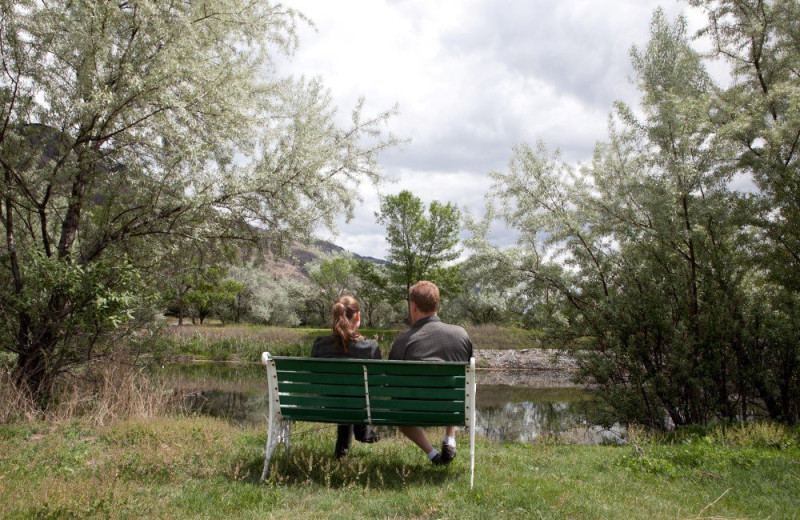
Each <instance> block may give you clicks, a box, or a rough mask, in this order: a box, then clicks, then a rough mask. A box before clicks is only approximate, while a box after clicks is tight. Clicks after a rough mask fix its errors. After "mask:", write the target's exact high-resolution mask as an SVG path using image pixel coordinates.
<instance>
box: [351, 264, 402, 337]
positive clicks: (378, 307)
mask: <svg viewBox="0 0 800 520" xmlns="http://www.w3.org/2000/svg"><path fill="white" fill-rule="evenodd" d="M352 272H353V275H354V276H355V277H356V279H357V280H358V285H357V289H356V296H358V301H359V303H360V304H361V316H362V319H364V320H365V325H366V326H368V327H379V326H382V325H388V324H390V323H394V322H395V313H394V311H393V309H392V305H391V303H390V297H389V275H388V273H387V271H386V268H385V267H384V266H382V265H380V264H376V263H375V262H372V261H370V260H364V259H363V258H362V259H357V260H355V261H354V263H353V265H352Z"/></svg>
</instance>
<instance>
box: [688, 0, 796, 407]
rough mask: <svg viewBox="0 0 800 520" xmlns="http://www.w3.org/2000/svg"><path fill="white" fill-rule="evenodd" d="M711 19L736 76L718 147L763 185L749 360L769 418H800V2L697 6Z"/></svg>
mask: <svg viewBox="0 0 800 520" xmlns="http://www.w3.org/2000/svg"><path fill="white" fill-rule="evenodd" d="M690 4H692V5H694V6H699V7H702V8H703V9H704V10H705V12H706V13H707V15H708V21H709V23H708V25H707V27H706V28H705V29H704V30H703V31H702V33H703V34H705V35H707V36H709V37H710V38H711V40H712V42H713V43H714V45H715V48H714V54H715V55H716V56H717V57H721V58H723V59H724V60H726V61H727V63H728V64H730V66H731V70H732V81H731V85H730V86H729V87H728V88H726V89H725V90H723V91H721V92H720V94H719V96H717V98H716V105H715V109H716V110H715V113H714V117H713V119H712V122H713V125H714V130H715V140H716V141H717V142H718V143H724V144H725V145H726V146H728V147H729V148H730V150H731V153H730V158H731V160H730V161H729V163H728V164H727V165H726V166H727V168H728V169H729V170H731V171H733V172H735V174H736V175H738V176H739V177H740V178H744V179H750V180H752V182H753V183H754V184H755V186H756V187H757V190H756V191H755V193H752V194H751V195H750V196H749V197H748V198H747V201H746V202H747V205H746V208H745V212H744V215H745V216H746V218H745V222H744V225H746V226H747V227H748V229H749V230H752V231H755V232H756V235H755V236H754V237H753V241H752V243H751V247H752V249H753V251H754V253H755V254H754V255H753V258H752V259H753V261H754V262H756V263H757V265H759V266H760V268H761V273H759V276H757V277H756V278H755V280H754V281H756V282H758V284H759V285H758V286H757V290H751V291H750V294H751V297H752V298H753V299H754V300H756V301H757V302H758V304H757V305H753V307H752V316H751V319H752V323H753V326H754V327H755V329H756V330H754V331H753V332H752V334H751V337H750V339H749V343H750V345H753V346H754V348H753V349H752V351H750V352H749V353H748V356H749V357H750V362H751V364H752V366H753V369H752V371H753V382H754V384H755V385H756V386H757V387H758V391H759V394H760V397H761V398H762V399H763V401H764V402H765V404H766V406H767V408H768V410H769V414H770V415H771V416H773V417H776V418H780V419H782V420H785V421H788V422H797V421H798V420H800V319H799V318H800V311H798V309H800V306H798V303H799V302H800V183H799V182H798V179H800V112H799V111H798V110H797V107H798V106H800V76H798V70H800V37H799V36H798V35H799V34H800V4H798V3H797V2H796V1H794V0H778V1H774V2H765V1H763V0H757V1H756V0H749V1H745V0H735V1H734V0H727V1H716V2H699V1H696V0H692V1H690Z"/></svg>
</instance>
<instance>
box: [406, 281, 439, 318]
mask: <svg viewBox="0 0 800 520" xmlns="http://www.w3.org/2000/svg"><path fill="white" fill-rule="evenodd" d="M408 301H409V302H410V304H411V305H410V308H411V322H412V323H413V322H415V321H417V320H418V319H420V318H425V317H427V316H432V315H434V314H436V313H437V312H438V311H439V304H440V303H441V299H440V298H439V288H438V287H436V284H434V283H432V282H428V281H426V280H422V281H419V282H417V283H415V284H414V285H412V286H411V288H410V289H409V290H408Z"/></svg>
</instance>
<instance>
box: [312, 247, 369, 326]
mask: <svg viewBox="0 0 800 520" xmlns="http://www.w3.org/2000/svg"><path fill="white" fill-rule="evenodd" d="M353 263H354V260H353V258H352V256H350V255H332V256H323V257H320V258H319V259H317V260H315V261H313V262H310V263H309V264H308V265H307V266H306V269H307V270H308V278H309V281H310V284H311V287H312V290H311V294H309V295H307V297H306V302H307V303H306V305H307V307H308V309H309V320H310V322H311V323H315V324H318V325H327V324H329V323H330V314H331V308H332V306H333V302H335V301H336V299H337V298H338V297H339V296H342V295H344V294H355V292H356V289H357V279H356V277H355V275H354V274H353Z"/></svg>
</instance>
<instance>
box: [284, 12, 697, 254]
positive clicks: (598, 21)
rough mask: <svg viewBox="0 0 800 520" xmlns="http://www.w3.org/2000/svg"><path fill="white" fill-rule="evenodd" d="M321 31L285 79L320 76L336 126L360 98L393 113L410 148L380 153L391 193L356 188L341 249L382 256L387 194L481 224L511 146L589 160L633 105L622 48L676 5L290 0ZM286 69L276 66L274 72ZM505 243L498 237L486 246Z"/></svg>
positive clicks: (304, 44) (305, 33)
mask: <svg viewBox="0 0 800 520" xmlns="http://www.w3.org/2000/svg"><path fill="white" fill-rule="evenodd" d="M289 4H290V5H291V6H292V7H295V8H297V9H299V10H300V11H301V12H303V13H305V14H306V15H308V16H309V17H310V18H311V19H312V20H313V21H314V22H315V24H316V31H313V30H311V29H303V30H302V31H301V33H300V38H301V42H300V49H299V51H298V53H297V55H296V56H295V58H294V60H293V61H292V62H291V63H287V64H285V65H286V66H285V68H282V70H284V71H286V70H288V71H289V72H291V73H293V74H296V75H300V74H304V75H306V76H317V75H319V76H322V78H323V80H324V82H325V84H326V85H327V86H328V87H329V88H330V90H331V93H332V96H333V98H334V100H335V102H336V104H337V106H338V107H340V108H339V117H341V118H342V119H341V121H342V124H346V123H347V120H348V118H349V111H350V109H351V108H352V107H353V106H354V105H355V103H356V101H357V99H358V98H359V97H360V96H362V95H363V96H365V97H366V100H367V104H366V107H365V110H366V111H367V112H368V113H369V112H371V113H377V112H379V111H382V110H385V109H387V108H389V107H391V106H393V105H394V104H395V103H397V104H399V107H400V115H399V116H398V117H396V118H395V119H394V120H393V121H391V123H390V126H391V130H392V132H393V133H395V134H397V135H399V136H401V137H406V138H410V139H411V141H410V143H408V144H407V145H406V146H404V147H403V148H402V149H394V150H390V151H387V152H385V153H383V154H382V155H381V157H380V161H381V164H382V166H383V168H384V170H385V171H386V173H387V174H388V175H389V176H390V177H392V178H394V179H395V180H396V183H394V184H390V185H387V186H384V187H382V188H380V191H377V190H375V188H374V187H372V186H371V185H368V184H365V185H364V186H363V187H362V188H361V192H360V193H361V196H362V198H363V199H364V202H363V204H362V205H361V206H360V207H359V208H358V210H357V211H356V215H355V219H354V220H353V221H352V222H351V223H349V224H345V223H343V222H342V227H341V232H340V234H339V236H338V237H335V241H336V243H338V244H339V245H341V246H342V247H345V248H346V249H349V250H351V251H353V252H356V253H359V254H362V255H369V256H376V257H385V254H386V244H385V241H384V240H383V229H382V228H381V227H380V226H378V225H377V224H375V217H374V212H375V211H377V209H378V207H379V200H378V197H379V196H380V195H381V194H386V193H396V192H399V191H400V190H401V189H409V190H411V191H412V192H413V193H414V194H415V195H416V196H418V197H420V198H422V199H423V200H424V201H426V202H429V201H430V200H440V201H442V202H453V203H455V204H457V205H458V206H459V207H462V208H466V209H468V210H469V211H470V212H471V213H472V214H474V215H478V214H480V213H482V208H483V204H484V194H485V193H486V192H487V191H488V189H489V180H488V173H489V172H490V171H492V170H503V169H505V168H506V166H507V164H508V161H509V159H510V158H511V154H512V147H513V146H514V145H517V144H520V143H530V144H533V143H535V142H536V141H538V140H543V141H544V142H545V143H546V144H547V146H548V147H549V148H551V149H555V148H558V149H560V150H561V152H562V156H563V158H564V159H565V160H567V161H571V162H578V161H584V160H587V159H589V158H590V157H591V153H592V150H593V149H594V146H595V143H596V142H597V141H599V140H604V139H605V137H606V133H607V127H606V124H607V117H608V114H609V112H610V111H611V104H612V102H613V101H615V100H623V101H625V102H628V103H630V104H635V103H636V102H637V100H638V94H637V92H636V89H635V87H634V86H633V85H632V84H631V83H630V81H629V76H630V74H631V67H630V60H629V49H630V47H631V46H632V45H634V44H636V45H639V46H643V45H645V44H646V42H647V39H648V35H649V22H650V18H651V15H652V12H653V10H654V9H655V8H656V7H657V6H658V5H659V4H662V5H664V6H665V10H666V12H667V14H668V16H670V17H674V16H675V15H676V14H677V13H679V12H680V11H681V10H682V9H684V7H683V4H678V3H677V1H676V0H668V1H663V2H662V1H659V0H622V1H614V2H612V1H608V0H570V1H563V2H552V1H545V0H502V1H498V0H441V1H437V2H430V1H425V0H342V1H339V2H320V1H318V0H290V2H289ZM281 66H282V67H283V64H281ZM511 236H512V233H511V232H509V231H507V230H506V231H505V232H503V231H501V230H498V229H496V228H493V232H492V239H493V240H496V241H497V243H510V240H511V238H510V237H511Z"/></svg>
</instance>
